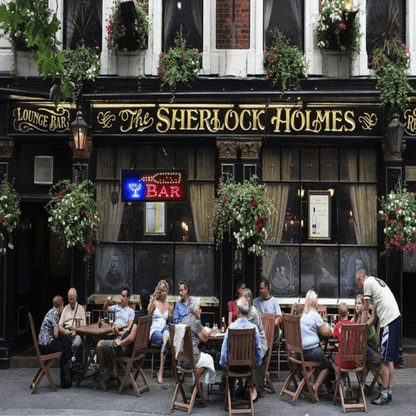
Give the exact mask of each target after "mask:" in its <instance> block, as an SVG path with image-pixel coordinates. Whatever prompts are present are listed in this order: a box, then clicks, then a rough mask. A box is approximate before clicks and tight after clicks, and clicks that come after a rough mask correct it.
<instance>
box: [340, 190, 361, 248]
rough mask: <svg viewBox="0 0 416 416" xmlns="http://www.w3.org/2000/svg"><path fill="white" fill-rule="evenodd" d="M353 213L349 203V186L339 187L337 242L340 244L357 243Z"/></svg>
mask: <svg viewBox="0 0 416 416" xmlns="http://www.w3.org/2000/svg"><path fill="white" fill-rule="evenodd" d="M354 221H355V220H354V213H353V209H352V205H351V195H350V186H349V185H345V186H341V187H340V192H339V227H340V229H339V233H338V236H339V242H340V243H341V244H357V237H356V235H355V223H354Z"/></svg>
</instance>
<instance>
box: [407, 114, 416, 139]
mask: <svg viewBox="0 0 416 416" xmlns="http://www.w3.org/2000/svg"><path fill="white" fill-rule="evenodd" d="M404 119H405V125H404V130H405V131H406V133H407V134H409V135H410V136H416V108H414V109H413V110H409V109H408V110H406V111H405V112H404Z"/></svg>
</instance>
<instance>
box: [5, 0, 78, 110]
mask: <svg viewBox="0 0 416 416" xmlns="http://www.w3.org/2000/svg"><path fill="white" fill-rule="evenodd" d="M0 23H1V24H2V27H3V32H4V36H6V37H7V38H8V39H9V40H10V42H11V44H12V46H13V49H14V51H16V50H17V45H18V43H19V44H23V45H25V46H26V47H27V48H28V49H29V50H30V51H31V57H32V59H33V61H34V62H36V64H37V67H38V73H39V76H41V77H42V78H43V79H46V78H47V77H48V76H50V77H52V80H55V78H56V76H57V75H59V76H61V82H62V87H61V88H60V91H59V94H57V95H56V96H55V97H54V98H55V104H56V105H57V104H58V103H59V101H60V100H64V99H66V98H67V97H70V96H71V95H72V92H73V87H72V85H71V84H68V83H66V84H65V80H64V78H63V75H64V61H65V56H64V53H63V52H62V51H61V50H59V49H58V46H59V45H61V42H60V41H59V40H58V39H57V37H56V34H57V32H58V30H59V29H60V22H59V20H58V18H57V16H56V14H55V13H52V11H51V10H50V9H48V8H47V7H46V6H45V2H41V1H39V0H34V1H32V0H12V1H10V2H9V3H7V4H2V5H0Z"/></svg>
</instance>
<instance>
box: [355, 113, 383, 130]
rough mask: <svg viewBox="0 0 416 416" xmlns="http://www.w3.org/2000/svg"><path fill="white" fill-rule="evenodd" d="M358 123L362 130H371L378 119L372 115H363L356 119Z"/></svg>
mask: <svg viewBox="0 0 416 416" xmlns="http://www.w3.org/2000/svg"><path fill="white" fill-rule="evenodd" d="M358 121H359V122H360V123H361V127H362V128H363V130H372V128H373V127H374V126H375V125H376V124H377V121H378V117H377V115H376V114H374V113H372V114H369V113H364V114H363V115H362V116H360V117H358Z"/></svg>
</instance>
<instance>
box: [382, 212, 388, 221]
mask: <svg viewBox="0 0 416 416" xmlns="http://www.w3.org/2000/svg"><path fill="white" fill-rule="evenodd" d="M382 218H383V220H385V219H386V218H387V213H386V212H385V213H384V214H383V216H382Z"/></svg>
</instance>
